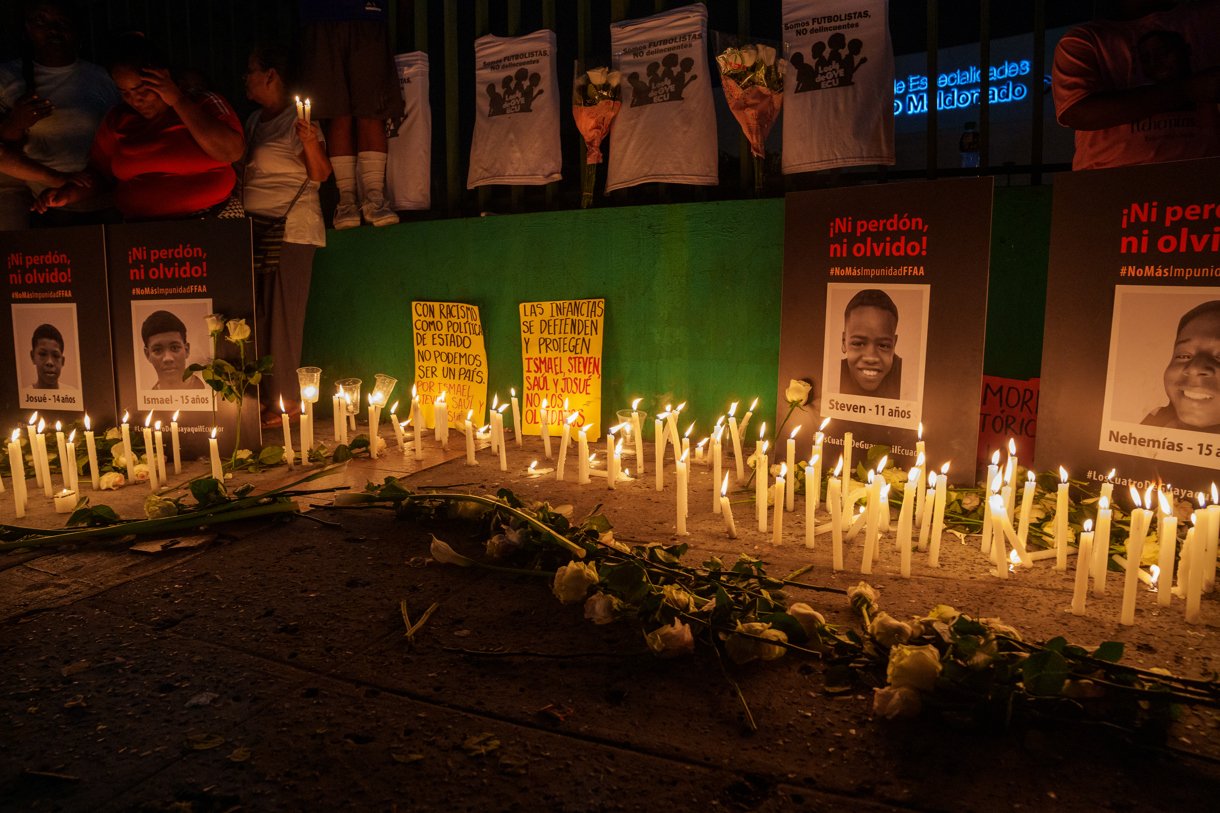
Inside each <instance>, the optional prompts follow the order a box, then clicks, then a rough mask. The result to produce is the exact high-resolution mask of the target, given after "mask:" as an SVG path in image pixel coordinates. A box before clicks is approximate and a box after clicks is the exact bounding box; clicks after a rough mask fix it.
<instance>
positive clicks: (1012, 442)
mask: <svg viewBox="0 0 1220 813" xmlns="http://www.w3.org/2000/svg"><path fill="white" fill-rule="evenodd" d="M1016 453H1017V441H1016V439H1015V438H1009V439H1008V456H1009V457H1012V456H1013V455H1015V454H1016Z"/></svg>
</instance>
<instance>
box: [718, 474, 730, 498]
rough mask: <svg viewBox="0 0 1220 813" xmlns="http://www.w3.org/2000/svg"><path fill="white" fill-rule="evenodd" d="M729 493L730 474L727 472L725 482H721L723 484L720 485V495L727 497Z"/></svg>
mask: <svg viewBox="0 0 1220 813" xmlns="http://www.w3.org/2000/svg"><path fill="white" fill-rule="evenodd" d="M728 494H729V476H728V475H727V474H726V475H725V476H724V483H723V484H721V486H720V496H721V497H727V496H728Z"/></svg>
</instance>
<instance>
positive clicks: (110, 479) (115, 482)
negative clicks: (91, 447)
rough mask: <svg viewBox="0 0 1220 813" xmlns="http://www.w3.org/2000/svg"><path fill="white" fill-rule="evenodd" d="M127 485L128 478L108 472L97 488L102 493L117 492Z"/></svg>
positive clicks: (99, 480)
mask: <svg viewBox="0 0 1220 813" xmlns="http://www.w3.org/2000/svg"><path fill="white" fill-rule="evenodd" d="M125 485H127V478H126V477H124V476H123V475H122V474H121V473H120V472H117V471H108V472H106V473H105V474H103V475H102V476H101V477H100V478H98V481H97V487H98V488H99V489H101V490H102V491H116V490H118V489H120V488H122V487H123V486H125Z"/></svg>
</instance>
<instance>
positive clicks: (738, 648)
mask: <svg viewBox="0 0 1220 813" xmlns="http://www.w3.org/2000/svg"><path fill="white" fill-rule="evenodd" d="M740 633H745V634H744V635H742V634H740ZM759 638H765V639H767V641H783V642H784V643H787V642H788V636H787V635H785V634H784V633H783V632H781V631H780V630H777V629H771V625H770V624H764V623H762V622H761V621H751V622H750V623H749V624H742V623H741V622H740V621H738V622H737V632H735V633H733V634H732V635H730V636H729V638H728V640H727V641H725V642H724V651H725V652H727V653H728V655H729V657H730V658H732V659H733V662H734V663H739V664H741V663H749V662H750V661H752V660H754V659H756V658H760V659H762V660H764V661H773V660H775V659H776V658H779V657H782V656H783V654H784V648H783V647H782V646H776V645H775V644H768V643H767V642H766V641H760V640H758V639H759Z"/></svg>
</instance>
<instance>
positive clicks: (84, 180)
mask: <svg viewBox="0 0 1220 813" xmlns="http://www.w3.org/2000/svg"><path fill="white" fill-rule="evenodd" d="M63 185H64V186H93V173H92V172H89V171H88V170H81V171H80V172H67V173H64V183H63Z"/></svg>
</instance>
